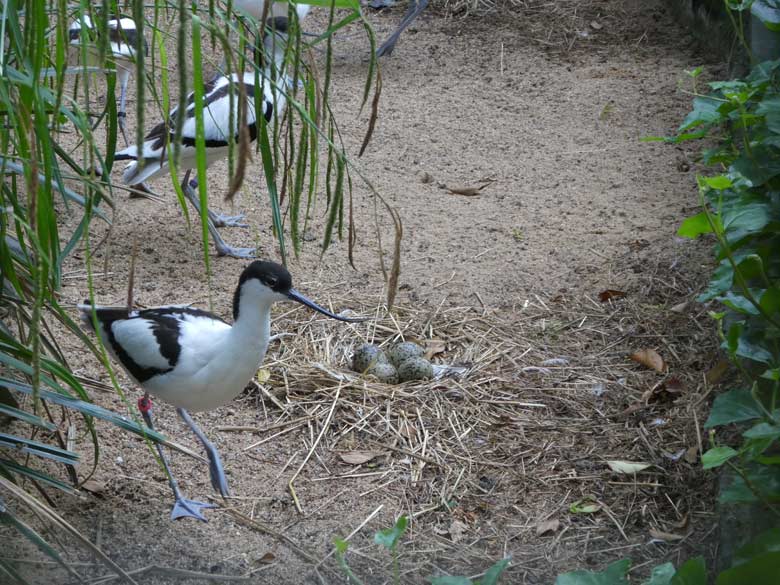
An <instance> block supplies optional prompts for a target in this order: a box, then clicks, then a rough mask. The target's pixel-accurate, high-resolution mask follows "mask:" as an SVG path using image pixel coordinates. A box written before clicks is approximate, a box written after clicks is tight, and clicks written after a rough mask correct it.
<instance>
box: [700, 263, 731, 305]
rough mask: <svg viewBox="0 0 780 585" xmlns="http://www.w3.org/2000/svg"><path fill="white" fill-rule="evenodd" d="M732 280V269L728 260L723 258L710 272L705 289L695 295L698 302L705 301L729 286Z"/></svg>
mask: <svg viewBox="0 0 780 585" xmlns="http://www.w3.org/2000/svg"><path fill="white" fill-rule="evenodd" d="M733 282H734V269H733V268H732V266H731V263H730V262H729V261H728V260H723V261H721V263H720V264H719V265H718V267H717V268H716V269H715V272H713V273H712V277H711V278H710V284H709V286H708V287H707V290H706V291H704V292H703V293H702V294H700V295H699V296H698V297H697V300H698V301H699V302H700V303H704V302H707V301H709V300H712V299H713V298H715V297H717V296H718V295H720V294H722V293H724V292H725V291H727V290H728V289H730V288H731V285H732V284H733Z"/></svg>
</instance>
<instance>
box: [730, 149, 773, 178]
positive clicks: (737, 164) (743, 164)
mask: <svg viewBox="0 0 780 585" xmlns="http://www.w3.org/2000/svg"><path fill="white" fill-rule="evenodd" d="M729 172H730V173H739V174H740V175H742V176H743V177H744V178H745V180H746V181H747V182H748V186H749V187H759V186H761V185H763V184H764V183H766V182H767V181H769V180H770V179H772V178H774V177H776V176H777V175H780V157H778V156H777V153H776V152H775V150H774V149H772V148H767V147H764V146H757V147H756V148H754V149H753V151H752V153H751V155H748V154H743V155H742V156H740V157H739V158H738V159H737V160H735V161H734V163H733V164H732V165H731V167H730V168H729Z"/></svg>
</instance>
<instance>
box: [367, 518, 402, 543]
mask: <svg viewBox="0 0 780 585" xmlns="http://www.w3.org/2000/svg"><path fill="white" fill-rule="evenodd" d="M408 523H409V519H408V518H407V517H406V516H401V517H400V518H398V520H397V521H396V523H395V526H393V527H392V528H386V529H385V530H380V531H379V532H377V533H376V534H374V542H375V543H376V544H381V545H382V546H383V547H385V548H386V549H387V550H392V549H394V548H395V547H396V545H397V544H398V541H399V540H400V538H401V537H402V536H403V535H404V532H406V526H407V524H408Z"/></svg>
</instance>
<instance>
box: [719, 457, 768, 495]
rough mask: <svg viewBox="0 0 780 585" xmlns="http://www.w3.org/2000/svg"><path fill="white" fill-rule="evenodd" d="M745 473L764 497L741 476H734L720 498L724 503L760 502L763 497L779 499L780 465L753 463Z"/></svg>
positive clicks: (751, 483)
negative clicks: (758, 494)
mask: <svg viewBox="0 0 780 585" xmlns="http://www.w3.org/2000/svg"><path fill="white" fill-rule="evenodd" d="M745 473H746V474H747V476H748V480H749V482H750V486H752V487H753V488H754V489H756V490H758V492H759V493H760V494H762V497H761V498H759V497H758V496H757V495H756V494H755V493H754V492H753V491H752V490H751V488H750V487H748V485H747V484H746V483H745V481H744V480H743V479H742V477H740V476H736V477H734V479H733V481H732V482H731V484H729V485H728V486H727V487H725V488H724V489H723V490H721V493H720V496H719V497H718V500H719V501H720V502H722V503H730V502H742V503H751V502H758V501H761V499H769V500H771V501H778V500H779V499H780V498H779V497H778V495H779V494H780V467H778V466H776V465H752V466H749V467H748V468H747V469H746V470H745Z"/></svg>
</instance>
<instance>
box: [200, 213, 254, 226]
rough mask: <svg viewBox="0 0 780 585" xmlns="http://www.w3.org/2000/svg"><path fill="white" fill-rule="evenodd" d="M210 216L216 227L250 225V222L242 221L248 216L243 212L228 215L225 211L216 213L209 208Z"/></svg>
mask: <svg viewBox="0 0 780 585" xmlns="http://www.w3.org/2000/svg"><path fill="white" fill-rule="evenodd" d="M209 217H210V218H211V221H212V223H213V224H214V227H229V228H232V227H237V228H245V227H249V224H248V223H243V221H242V220H243V219H245V218H246V215H245V214H243V213H239V214H238V215H226V214H224V213H214V212H213V211H211V210H209Z"/></svg>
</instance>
